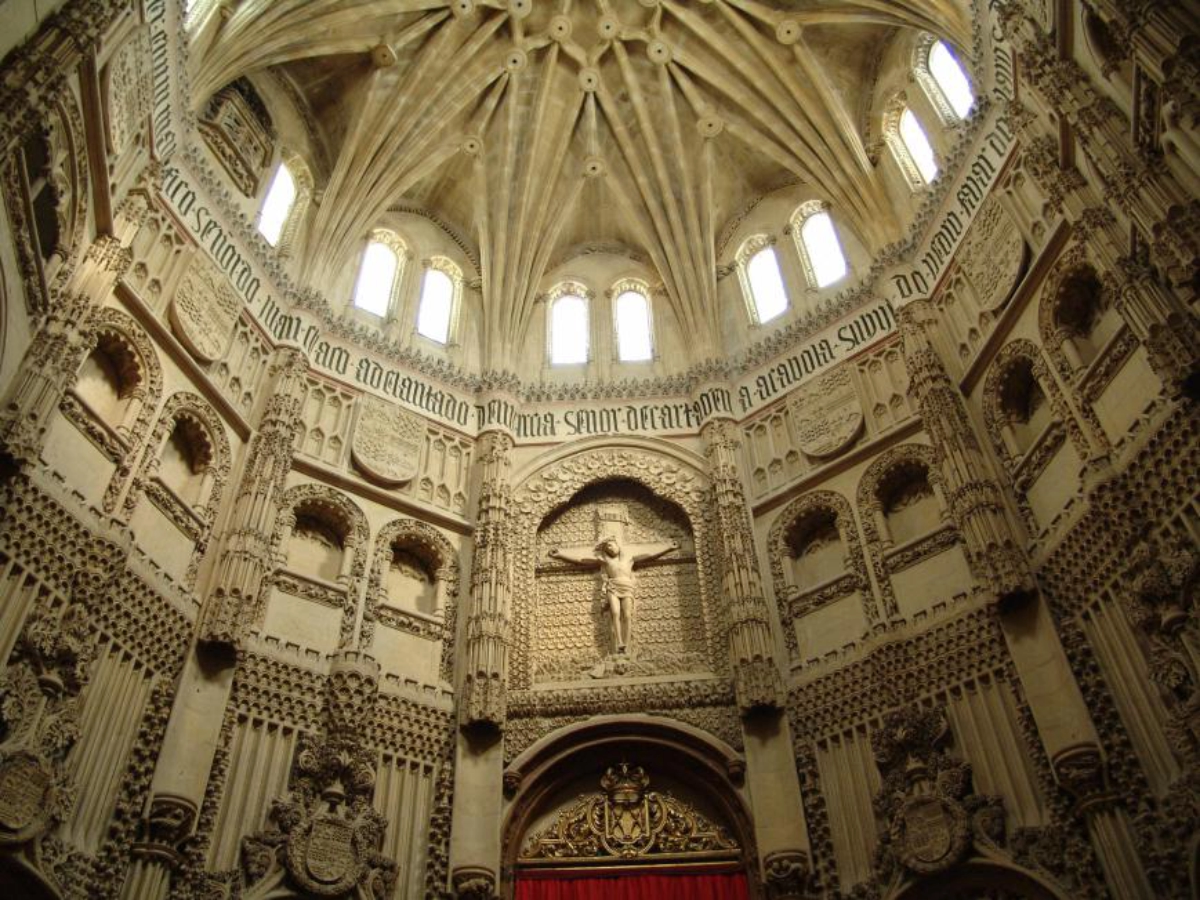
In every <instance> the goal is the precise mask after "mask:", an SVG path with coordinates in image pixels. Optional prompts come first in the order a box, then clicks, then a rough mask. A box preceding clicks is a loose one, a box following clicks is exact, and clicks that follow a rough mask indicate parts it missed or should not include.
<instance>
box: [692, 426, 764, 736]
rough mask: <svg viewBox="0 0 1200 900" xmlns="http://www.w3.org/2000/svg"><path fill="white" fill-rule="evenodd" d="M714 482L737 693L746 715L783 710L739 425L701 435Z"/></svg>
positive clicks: (704, 429) (705, 428)
mask: <svg viewBox="0 0 1200 900" xmlns="http://www.w3.org/2000/svg"><path fill="white" fill-rule="evenodd" d="M700 436H701V438H702V439H703V440H704V455H705V456H706V457H707V458H708V464H709V475H710V476H711V478H712V481H713V500H714V503H715V506H716V512H717V525H718V532H719V534H720V542H721V593H722V595H723V599H724V601H725V604H726V605H727V608H728V609H729V652H730V656H731V658H732V662H733V679H734V689H735V692H736V695H737V701H738V707H739V708H740V709H741V711H742V713H743V714H746V713H749V712H751V711H753V710H756V709H772V710H778V709H782V707H783V681H782V679H781V678H780V676H779V666H778V664H777V663H776V661H775V653H774V640H773V639H772V637H771V626H770V619H769V615H768V612H767V603H766V598H765V595H764V593H763V586H762V578H761V576H760V575H759V571H758V557H757V556H756V554H755V549H754V533H753V531H752V530H751V528H750V516H749V513H748V511H747V504H746V495H745V493H744V492H743V489H742V484H743V480H742V473H741V467H740V466H739V465H738V452H739V448H740V446H741V443H740V441H739V439H738V433H737V425H735V424H734V423H733V422H732V421H731V420H729V419H724V418H721V419H713V420H711V421H709V422H708V423H707V424H705V425H704V426H703V427H702V428H701V429H700Z"/></svg>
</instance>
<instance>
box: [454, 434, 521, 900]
mask: <svg viewBox="0 0 1200 900" xmlns="http://www.w3.org/2000/svg"><path fill="white" fill-rule="evenodd" d="M478 447H479V455H478V457H477V459H478V469H477V477H478V492H477V497H478V498H479V499H478V512H477V515H476V518H475V547H474V557H473V559H472V563H471V598H470V612H469V616H468V618H467V623H466V648H465V651H464V655H463V660H462V666H463V670H462V671H463V677H462V681H461V693H460V699H459V722H460V724H461V726H462V732H461V733H460V734H459V736H458V747H457V751H456V759H455V767H454V812H453V823H454V824H453V827H452V830H451V835H450V864H451V881H452V886H453V889H454V895H455V896H456V897H461V898H467V900H491V898H492V897H493V896H495V894H496V889H497V873H498V872H499V870H500V830H501V804H502V801H503V784H502V781H503V776H504V745H503V740H502V732H503V729H504V722H505V716H506V713H507V703H506V699H505V689H506V685H505V682H506V679H507V677H508V643H509V628H510V626H509V610H510V608H511V600H512V596H511V595H512V571H511V570H512V546H511V543H510V535H509V529H510V524H509V513H510V505H511V501H512V485H511V483H510V478H511V475H510V472H511V468H512V461H511V459H510V457H509V454H510V452H511V451H512V447H513V439H512V437H511V436H510V435H508V434H507V433H506V432H503V431H499V430H492V431H487V432H484V433H483V434H482V435H480V437H479V442H478Z"/></svg>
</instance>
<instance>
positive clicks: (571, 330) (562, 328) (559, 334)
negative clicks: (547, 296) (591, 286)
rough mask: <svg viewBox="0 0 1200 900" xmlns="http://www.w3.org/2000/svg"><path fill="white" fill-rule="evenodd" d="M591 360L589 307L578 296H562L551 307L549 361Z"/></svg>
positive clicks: (559, 362)
mask: <svg viewBox="0 0 1200 900" xmlns="http://www.w3.org/2000/svg"><path fill="white" fill-rule="evenodd" d="M587 359H588V305H587V300H585V299H584V298H583V297H581V296H580V295H579V294H563V295H562V296H561V297H559V298H558V299H557V300H555V301H553V304H552V305H551V307H550V362H552V363H554V364H555V365H562V364H565V363H585V362H587Z"/></svg>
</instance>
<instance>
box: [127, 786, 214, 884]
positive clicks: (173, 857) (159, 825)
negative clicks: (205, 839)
mask: <svg viewBox="0 0 1200 900" xmlns="http://www.w3.org/2000/svg"><path fill="white" fill-rule="evenodd" d="M196 813H197V810H196V805H195V804H194V803H192V801H190V800H188V799H187V798H186V797H172V796H170V795H168V794H162V795H159V796H157V797H154V798H153V799H152V800H151V801H150V809H149V811H148V812H147V813H146V817H145V819H144V820H143V821H142V826H141V830H142V838H141V840H139V841H137V842H136V843H135V844H134V845H133V853H132V855H133V860H132V862H131V864H130V868H129V874H128V877H126V879H125V885H124V887H123V888H122V889H121V897H122V898H123V900H165V898H166V896H167V893H168V892H169V891H170V889H171V873H172V871H174V869H175V868H176V867H177V866H178V865H179V863H180V861H181V860H182V855H181V853H180V848H181V846H182V844H183V842H184V840H185V839H186V838H187V837H188V835H189V834H191V832H192V829H193V828H194V827H195V825H196Z"/></svg>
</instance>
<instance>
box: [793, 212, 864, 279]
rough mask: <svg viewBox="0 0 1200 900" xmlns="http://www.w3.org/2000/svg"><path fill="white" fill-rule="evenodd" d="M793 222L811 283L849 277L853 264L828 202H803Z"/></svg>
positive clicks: (806, 273) (800, 252)
mask: <svg viewBox="0 0 1200 900" xmlns="http://www.w3.org/2000/svg"><path fill="white" fill-rule="evenodd" d="M791 224H792V238H793V239H794V240H795V241H796V252H797V253H798V254H799V255H800V262H801V263H803V264H804V274H805V276H806V277H807V279H808V283H809V284H810V285H812V286H813V287H814V288H824V287H828V286H829V285H831V284H833V283H835V282H837V281H841V280H842V279H843V278H845V277H846V274H847V273H848V272H849V271H850V268H849V266H848V265H847V264H846V254H845V253H843V252H842V244H841V241H839V240H838V235H837V229H836V228H835V227H834V225H833V218H832V216H830V214H829V205H828V204H827V203H825V202H824V201H821V200H810V201H808V202H807V203H803V204H801V205H800V207H799V208H798V209H797V210H796V211H795V212H794V213H793V214H792V223H791Z"/></svg>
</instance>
